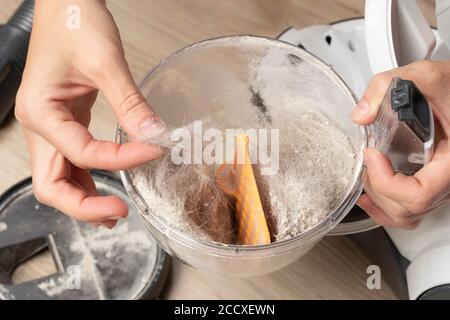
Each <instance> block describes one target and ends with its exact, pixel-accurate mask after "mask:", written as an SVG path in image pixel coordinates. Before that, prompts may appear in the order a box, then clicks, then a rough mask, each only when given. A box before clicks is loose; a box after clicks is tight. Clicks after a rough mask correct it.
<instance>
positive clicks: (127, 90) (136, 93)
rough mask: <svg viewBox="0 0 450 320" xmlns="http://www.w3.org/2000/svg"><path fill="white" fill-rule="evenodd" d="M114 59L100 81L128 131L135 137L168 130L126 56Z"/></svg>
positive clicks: (120, 121) (122, 125) (123, 126)
mask: <svg viewBox="0 0 450 320" xmlns="http://www.w3.org/2000/svg"><path fill="white" fill-rule="evenodd" d="M117 60H118V61H114V62H113V65H114V67H113V68H111V69H110V70H107V71H105V76H104V77H102V79H101V81H100V82H99V83H98V87H99V89H100V91H102V92H103V94H104V95H105V96H106V99H107V100H108V102H109V103H110V104H111V106H112V108H113V111H114V113H115V115H116V117H117V119H118V121H119V124H120V126H121V127H122V128H123V129H124V130H125V132H126V133H127V134H129V135H130V136H132V137H134V138H138V139H142V138H147V139H148V138H152V137H155V136H157V135H159V134H161V132H163V131H164V128H165V126H164V124H163V123H162V121H161V119H160V118H159V117H158V116H157V115H156V113H155V112H154V111H153V109H152V107H151V106H150V105H149V104H148V102H147V101H146V99H145V98H144V96H143V95H142V93H141V92H140V90H139V88H138V87H137V85H136V83H135V82H134V80H133V77H132V75H131V72H130V69H129V68H128V64H127V62H126V60H125V58H124V57H119V58H118V59H117Z"/></svg>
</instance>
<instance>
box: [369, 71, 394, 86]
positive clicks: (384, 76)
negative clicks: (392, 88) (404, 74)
mask: <svg viewBox="0 0 450 320" xmlns="http://www.w3.org/2000/svg"><path fill="white" fill-rule="evenodd" d="M391 81H392V75H391V74H390V73H389V72H381V73H378V74H376V75H375V76H373V78H372V79H371V80H370V84H371V85H374V86H377V87H382V88H385V87H387V86H388V85H389V84H390V83H391Z"/></svg>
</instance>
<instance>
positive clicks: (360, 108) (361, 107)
mask: <svg viewBox="0 0 450 320" xmlns="http://www.w3.org/2000/svg"><path fill="white" fill-rule="evenodd" d="M369 111H370V107H369V104H368V103H367V102H366V101H364V100H362V101H360V102H359V103H358V104H357V105H356V107H355V109H353V111H352V120H361V119H363V118H365V117H366V116H367V115H368V114H369Z"/></svg>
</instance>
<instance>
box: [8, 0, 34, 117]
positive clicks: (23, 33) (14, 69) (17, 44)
mask: <svg viewBox="0 0 450 320" xmlns="http://www.w3.org/2000/svg"><path fill="white" fill-rule="evenodd" d="M33 14H34V0H25V1H24V2H23V3H22V4H21V5H20V6H19V8H18V9H17V11H16V12H15V13H14V15H13V16H12V17H11V19H10V20H9V21H8V22H7V23H6V24H5V25H3V26H0V126H1V125H2V124H3V123H4V122H5V120H6V119H7V118H8V116H9V114H11V112H12V111H13V109H14V104H15V100H16V94H17V90H18V89H19V86H20V82H21V80H22V72H23V69H24V67H25V61H26V57H27V52H28V43H29V41H30V34H31V26H32V23H33Z"/></svg>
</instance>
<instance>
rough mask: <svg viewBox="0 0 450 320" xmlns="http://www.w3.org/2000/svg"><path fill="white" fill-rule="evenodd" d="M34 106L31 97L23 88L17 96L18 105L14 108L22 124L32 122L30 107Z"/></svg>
mask: <svg viewBox="0 0 450 320" xmlns="http://www.w3.org/2000/svg"><path fill="white" fill-rule="evenodd" d="M32 105H33V103H32V101H31V99H30V97H29V95H28V94H27V93H26V90H24V89H23V88H22V87H21V88H19V91H18V92H17V95H16V105H15V108H14V115H15V117H16V119H17V120H18V121H19V122H20V123H23V124H25V123H28V122H29V120H30V107H31V106H32Z"/></svg>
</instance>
